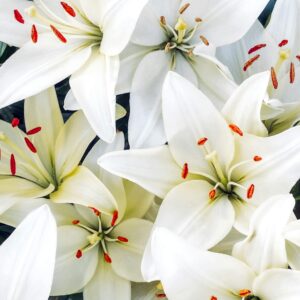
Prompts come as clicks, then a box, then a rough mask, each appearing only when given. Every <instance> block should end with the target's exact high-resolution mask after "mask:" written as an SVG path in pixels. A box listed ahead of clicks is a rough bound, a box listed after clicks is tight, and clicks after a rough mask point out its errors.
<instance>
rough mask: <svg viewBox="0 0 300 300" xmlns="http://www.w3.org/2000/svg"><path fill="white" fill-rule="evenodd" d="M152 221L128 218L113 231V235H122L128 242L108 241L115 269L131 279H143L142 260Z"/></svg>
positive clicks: (137, 280) (138, 280)
mask: <svg viewBox="0 0 300 300" xmlns="http://www.w3.org/2000/svg"><path fill="white" fill-rule="evenodd" d="M151 229H152V223H151V222H149V221H146V220H142V219H128V220H126V221H124V222H121V223H120V224H119V225H118V226H117V227H116V228H115V229H114V230H113V232H112V237H115V238H117V237H118V236H122V237H125V238H127V239H128V243H108V245H107V247H108V252H109V254H110V256H111V259H112V268H113V270H114V271H115V272H116V273H117V274H118V275H119V276H121V277H123V278H125V279H128V280H130V281H135V282H140V281H143V277H142V273H141V261H142V256H143V253H144V249H145V246H146V243H147V241H148V238H149V236H150V232H151Z"/></svg>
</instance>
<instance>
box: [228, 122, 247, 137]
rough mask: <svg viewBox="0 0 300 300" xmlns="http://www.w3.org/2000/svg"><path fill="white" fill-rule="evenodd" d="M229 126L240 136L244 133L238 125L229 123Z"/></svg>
mask: <svg viewBox="0 0 300 300" xmlns="http://www.w3.org/2000/svg"><path fill="white" fill-rule="evenodd" d="M228 126H229V128H230V129H231V130H232V131H233V132H235V133H237V134H238V135H240V136H243V135H244V133H243V131H242V130H241V129H240V128H239V127H238V126H237V125H235V124H229V125H228Z"/></svg>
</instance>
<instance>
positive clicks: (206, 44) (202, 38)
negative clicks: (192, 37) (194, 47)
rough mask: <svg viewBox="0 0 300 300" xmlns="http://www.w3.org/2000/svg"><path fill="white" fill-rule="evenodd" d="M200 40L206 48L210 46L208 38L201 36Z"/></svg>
mask: <svg viewBox="0 0 300 300" xmlns="http://www.w3.org/2000/svg"><path fill="white" fill-rule="evenodd" d="M200 40H201V41H202V42H203V44H204V45H205V46H209V41H208V40H207V38H206V37H205V36H203V35H200Z"/></svg>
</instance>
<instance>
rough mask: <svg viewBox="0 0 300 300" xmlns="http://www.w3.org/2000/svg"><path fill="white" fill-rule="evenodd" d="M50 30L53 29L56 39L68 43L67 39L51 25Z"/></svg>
mask: <svg viewBox="0 0 300 300" xmlns="http://www.w3.org/2000/svg"><path fill="white" fill-rule="evenodd" d="M50 28H51V29H52V31H53V33H54V34H55V35H56V37H57V38H58V39H59V40H60V41H61V42H62V43H66V42H67V39H66V38H65V37H64V35H63V34H62V33H61V32H60V31H59V30H58V29H57V28H56V27H54V26H53V25H50Z"/></svg>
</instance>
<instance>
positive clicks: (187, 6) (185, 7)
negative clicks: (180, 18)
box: [179, 3, 191, 15]
mask: <svg viewBox="0 0 300 300" xmlns="http://www.w3.org/2000/svg"><path fill="white" fill-rule="evenodd" d="M190 5H191V4H190V3H185V4H184V5H183V6H181V7H180V9H179V13H180V14H181V15H182V14H183V13H184V12H185V11H186V10H187V9H188V8H189V7H190Z"/></svg>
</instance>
